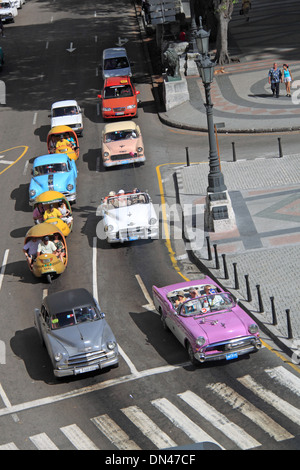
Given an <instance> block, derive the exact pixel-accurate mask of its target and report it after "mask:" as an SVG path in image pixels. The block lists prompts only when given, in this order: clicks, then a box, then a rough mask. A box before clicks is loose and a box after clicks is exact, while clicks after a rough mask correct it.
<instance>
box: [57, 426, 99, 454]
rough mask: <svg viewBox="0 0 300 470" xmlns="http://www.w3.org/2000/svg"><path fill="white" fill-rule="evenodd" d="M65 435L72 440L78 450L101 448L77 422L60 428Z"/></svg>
mask: <svg viewBox="0 0 300 470" xmlns="http://www.w3.org/2000/svg"><path fill="white" fill-rule="evenodd" d="M60 430H61V431H62V432H63V433H64V435H65V436H66V437H67V438H68V439H69V441H71V442H72V444H73V445H74V447H76V449H78V450H99V449H98V447H97V446H96V445H95V444H94V443H93V441H91V440H90V438H89V437H88V436H87V435H86V434H84V432H83V431H81V429H80V428H79V427H78V426H77V424H70V425H69V426H64V427H63V428H60Z"/></svg>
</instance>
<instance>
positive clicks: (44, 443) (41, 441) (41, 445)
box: [29, 432, 59, 450]
mask: <svg viewBox="0 0 300 470" xmlns="http://www.w3.org/2000/svg"><path fill="white" fill-rule="evenodd" d="M29 439H30V440H31V441H32V442H33V444H34V445H35V447H36V448H37V449H38V450H59V449H58V447H56V445H55V444H54V442H53V441H51V439H50V437H48V436H47V434H46V433H44V432H43V433H41V434H36V435H35V436H29Z"/></svg>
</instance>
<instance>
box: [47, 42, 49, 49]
mask: <svg viewBox="0 0 300 470" xmlns="http://www.w3.org/2000/svg"><path fill="white" fill-rule="evenodd" d="M48 47H49V41H47V42H46V49H48Z"/></svg>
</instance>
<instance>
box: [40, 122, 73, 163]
mask: <svg viewBox="0 0 300 470" xmlns="http://www.w3.org/2000/svg"><path fill="white" fill-rule="evenodd" d="M47 149H48V153H65V154H67V155H68V157H69V158H70V159H71V160H77V159H78V158H79V143H78V137H77V134H76V132H74V131H73V129H71V127H69V126H55V127H52V129H51V130H50V132H49V133H48V136H47Z"/></svg>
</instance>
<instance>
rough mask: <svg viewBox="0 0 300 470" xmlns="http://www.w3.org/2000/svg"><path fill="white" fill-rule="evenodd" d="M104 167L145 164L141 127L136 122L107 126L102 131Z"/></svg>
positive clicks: (115, 123) (116, 123)
mask: <svg viewBox="0 0 300 470" xmlns="http://www.w3.org/2000/svg"><path fill="white" fill-rule="evenodd" d="M102 160H103V165H104V167H110V166H114V165H125V164H127V163H138V162H144V161H145V160H146V159H145V154H144V143H143V138H142V134H141V130H140V127H139V126H138V125H137V124H136V123H135V122H134V121H125V122H123V121H122V122H114V123H112V124H106V126H104V129H103V131H102Z"/></svg>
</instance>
